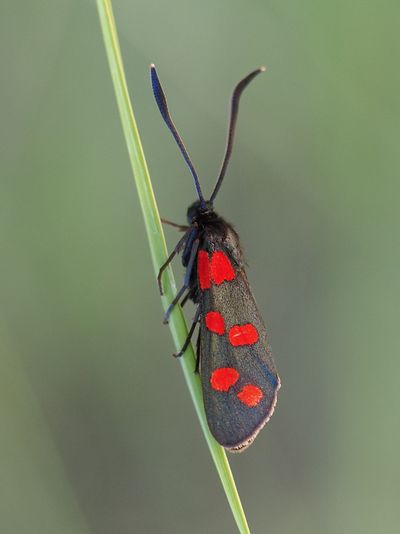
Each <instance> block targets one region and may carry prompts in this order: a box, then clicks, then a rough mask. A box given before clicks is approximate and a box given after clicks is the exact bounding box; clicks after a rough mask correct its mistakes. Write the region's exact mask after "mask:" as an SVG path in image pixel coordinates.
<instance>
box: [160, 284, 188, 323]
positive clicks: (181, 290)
mask: <svg viewBox="0 0 400 534" xmlns="http://www.w3.org/2000/svg"><path fill="white" fill-rule="evenodd" d="M186 290H187V287H186V286H185V285H183V286H182V287H181V288H180V290H179V291H178V293H177V294H176V295H175V298H174V300H173V301H172V302H171V304H170V305H169V306H168V308H167V311H166V312H165V315H164V317H163V323H164V324H168V321H169V316H170V315H171V313H172V310H173V309H174V308H175V306H176V305H177V304H178V302H179V300H180V298H181V296H182V295H183V294H184V292H185V291H186Z"/></svg>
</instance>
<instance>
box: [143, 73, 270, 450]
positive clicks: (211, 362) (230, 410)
mask: <svg viewBox="0 0 400 534" xmlns="http://www.w3.org/2000/svg"><path fill="white" fill-rule="evenodd" d="M264 70H265V69H264V68H262V67H260V68H259V69H256V70H254V71H252V72H250V74H248V75H247V76H246V77H245V78H243V79H242V80H241V81H240V82H239V83H238V84H237V85H236V87H235V89H234V91H233V94H232V99H231V113H230V120H229V126H228V137H227V144H226V149H225V156H224V159H223V161H222V165H221V170H220V172H219V176H218V178H217V182H216V185H215V187H214V189H213V192H212V194H211V196H210V198H209V200H206V199H205V198H204V196H203V193H202V191H201V187H200V183H199V180H198V177H197V173H196V171H195V168H194V166H193V163H192V161H191V159H190V157H189V154H188V153H187V150H186V148H185V146H184V144H183V142H182V139H181V137H180V135H179V133H178V131H177V129H176V127H175V125H174V123H173V121H172V119H171V116H170V114H169V110H168V105H167V100H166V98H165V94H164V91H163V89H162V87H161V84H160V80H159V79H158V76H157V72H156V69H155V67H154V65H152V66H151V83H152V87H153V93H154V97H155V99H156V102H157V105H158V108H159V110H160V112H161V115H162V117H163V119H164V121H165V123H166V125H167V127H168V128H169V130H170V132H171V133H172V135H173V137H174V139H175V141H176V143H177V145H178V147H179V149H180V151H181V153H182V156H183V158H184V160H185V161H186V164H187V165H188V167H189V169H190V172H191V174H192V177H193V180H194V185H195V188H196V191H197V195H198V199H199V200H197V201H196V202H194V203H193V204H192V205H191V206H190V207H189V209H188V212H187V219H188V223H189V226H181V225H177V224H175V223H169V224H172V225H173V226H177V227H178V228H179V229H180V230H182V231H184V232H185V234H184V236H183V237H182V238H181V239H180V241H179V243H178V244H177V245H176V247H175V248H174V250H173V251H172V253H171V254H170V256H169V258H168V259H167V261H166V262H165V263H164V265H162V267H161V268H160V272H159V274H158V283H159V288H160V291H161V293H162V281H161V278H162V274H163V272H164V270H165V269H166V267H167V266H168V265H169V264H170V262H171V261H172V259H173V258H174V256H175V255H176V254H177V253H179V252H182V263H183V266H184V267H185V269H186V272H185V278H184V282H183V286H182V287H181V289H180V290H179V291H178V293H177V294H176V296H175V298H174V299H173V301H172V302H171V303H170V305H169V306H168V309H167V311H166V313H165V316H164V322H165V323H166V322H168V319H169V316H170V314H171V312H172V310H173V309H174V307H175V306H176V305H177V304H178V303H180V304H181V305H182V306H183V305H184V304H185V302H186V301H187V300H188V299H191V300H192V301H193V302H194V303H195V304H197V310H196V313H195V316H194V319H193V323H192V326H191V328H190V331H189V334H188V336H187V339H186V341H185V343H184V345H183V347H182V349H181V350H180V352H179V353H178V354H177V355H176V356H182V355H183V354H184V353H185V351H186V349H187V347H188V345H189V343H190V340H191V337H192V335H193V332H194V330H195V328H196V326H197V325H198V324H200V328H199V336H198V340H197V365H196V370H197V371H198V372H199V373H200V378H201V383H202V389H203V399H204V408H205V412H206V415H207V421H208V425H209V427H210V430H211V433H212V434H213V436H214V437H215V439H216V440H217V441H218V443H220V444H221V445H222V446H223V447H225V448H227V449H228V450H231V451H239V450H243V449H244V448H245V447H247V446H248V445H249V444H250V443H251V442H252V441H253V440H254V438H255V437H256V435H257V434H258V432H259V430H260V429H261V428H262V427H263V426H264V425H265V423H266V422H267V421H268V420H269V418H270V417H271V415H272V413H273V411H274V408H275V404H276V395H277V392H278V390H279V387H280V380H279V377H278V374H277V372H276V369H275V365H274V362H273V360H272V357H271V352H270V348H269V344H268V339H267V332H266V329H265V326H264V323H263V320H262V318H261V316H260V313H259V311H258V309H257V305H256V302H255V300H254V297H253V294H252V292H251V289H250V286H249V283H248V281H247V277H246V273H245V271H244V265H245V264H244V259H243V255H242V251H241V248H240V243H239V237H238V235H237V233H236V232H235V230H234V229H233V227H232V226H231V225H230V224H229V223H227V222H226V221H225V220H224V219H223V218H222V217H220V216H219V215H217V213H215V211H214V208H213V203H214V200H215V197H216V195H217V193H218V191H219V189H220V186H221V184H222V181H223V179H224V176H225V172H226V169H227V165H228V162H229V158H230V156H231V153H232V146H233V138H234V133H235V127H236V120H237V114H238V109H239V100H240V96H241V94H242V92H243V90H244V88H245V87H247V85H248V84H249V83H250V81H251V80H253V79H254V78H255V77H256V76H257V75H258V74H259V73H260V72H263V71H264ZM164 222H169V221H164Z"/></svg>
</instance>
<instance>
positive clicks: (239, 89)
mask: <svg viewBox="0 0 400 534" xmlns="http://www.w3.org/2000/svg"><path fill="white" fill-rule="evenodd" d="M265 70H266V69H265V67H260V68H258V69H256V70H253V72H250V74H248V75H247V76H246V77H245V78H243V80H241V81H240V82H239V83H238V84H237V85H236V87H235V89H234V90H233V93H232V98H231V114H230V118H229V126H228V137H227V141H226V148H225V156H224V159H223V161H222V165H221V170H220V171H219V176H218V180H217V183H216V184H215V187H214V191H213V192H212V195H211V197H210V202H211V203H212V202H213V201H214V199H215V197H216V196H217V193H218V191H219V188H220V187H221V184H222V180H223V179H224V176H225V173H226V168H227V167H228V163H229V160H230V157H231V154H232V147H233V139H234V137H235V128H236V122H237V117H238V112H239V101H240V97H241V95H242V93H243V91H244V89H245V88H246V87H247V86H248V85H249V83H250V82H251V81H252V80H253V78H255V77H256V76H257V75H258V74H260V72H264V71H265Z"/></svg>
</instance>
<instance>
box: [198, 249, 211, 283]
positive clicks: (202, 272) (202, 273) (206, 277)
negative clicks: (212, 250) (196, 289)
mask: <svg viewBox="0 0 400 534" xmlns="http://www.w3.org/2000/svg"><path fill="white" fill-rule="evenodd" d="M197 277H198V279H199V284H200V289H209V287H210V286H211V278H210V262H209V260H208V252H207V251H206V250H199V254H198V256H197Z"/></svg>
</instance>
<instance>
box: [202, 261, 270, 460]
mask: <svg viewBox="0 0 400 534" xmlns="http://www.w3.org/2000/svg"><path fill="white" fill-rule="evenodd" d="M201 312H202V313H201V321H200V343H199V351H200V354H199V357H200V377H201V383H202V389H203V398H204V407H205V411H206V415H207V420H208V425H209V427H210V430H211V433H212V434H213V436H214V437H215V439H216V440H217V441H218V443H220V444H221V445H222V446H223V447H225V448H227V449H230V450H233V451H235V450H236V451H238V450H242V449H244V448H245V447H247V446H248V445H250V443H251V442H252V441H253V440H254V438H255V437H256V435H257V434H258V432H259V431H260V430H261V428H262V427H263V426H264V425H265V424H266V423H267V422H268V420H269V419H270V417H271V416H272V414H273V411H274V408H275V404H276V399H277V392H278V390H279V387H280V379H279V376H278V374H277V372H276V369H275V365H274V362H273V359H272V356H271V351H270V347H269V344H268V339H267V331H266V328H265V325H264V323H263V320H262V318H261V316H260V313H259V311H258V309H257V305H256V302H255V299H254V297H253V294H252V292H251V289H250V286H249V283H248V281H247V277H246V274H245V273H244V271H242V270H237V271H236V272H235V278H234V279H233V280H231V281H229V282H223V283H222V284H221V285H214V284H212V285H211V287H210V288H209V289H208V290H207V291H204V292H203V293H202V298H201ZM210 312H213V313H214V314H215V312H216V313H217V314H218V315H219V316H220V318H221V317H222V318H223V333H221V325H220V324H219V325H218V331H219V333H216V332H215V331H212V330H210V324H211V328H213V329H214V330H215V329H216V328H215V325H214V326H213V323H212V322H211V323H210V317H211V318H212V315H208V314H209V313H210ZM214 318H215V315H214ZM207 322H208V325H207ZM244 325H252V327H253V328H254V329H255V331H256V332H257V335H256V334H255V333H254V332H255V331H254V329H252V328H250V327H248V326H247V327H246V326H244ZM243 326H244V328H245V330H246V329H247V330H246V331H247V337H246V332H243V331H241V328H240V327H243ZM249 328H250V330H249ZM232 329H233V330H232ZM249 335H250V337H249ZM256 337H257V340H255V338H256ZM246 340H248V341H250V343H244V344H240V343H242V342H243V341H246ZM232 369H233V370H234V371H232ZM219 370H220V371H219ZM221 370H222V371H221ZM229 370H230V371H229ZM228 386H229V387H228Z"/></svg>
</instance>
